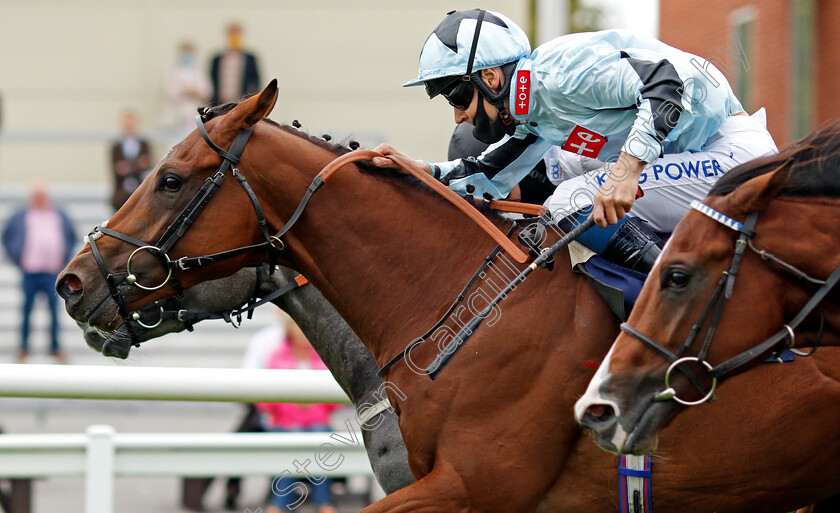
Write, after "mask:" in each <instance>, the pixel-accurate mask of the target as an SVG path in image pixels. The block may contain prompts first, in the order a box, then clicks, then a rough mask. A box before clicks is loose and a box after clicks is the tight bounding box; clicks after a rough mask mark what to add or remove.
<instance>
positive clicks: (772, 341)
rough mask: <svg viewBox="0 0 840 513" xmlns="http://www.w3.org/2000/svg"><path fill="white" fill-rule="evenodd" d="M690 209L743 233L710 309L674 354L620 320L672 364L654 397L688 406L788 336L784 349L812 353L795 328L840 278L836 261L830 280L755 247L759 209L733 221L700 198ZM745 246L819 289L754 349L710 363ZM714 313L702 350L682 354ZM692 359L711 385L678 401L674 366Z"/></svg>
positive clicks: (707, 396)
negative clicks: (695, 395)
mask: <svg viewBox="0 0 840 513" xmlns="http://www.w3.org/2000/svg"><path fill="white" fill-rule="evenodd" d="M691 208H693V209H695V210H697V211H699V212H701V213H703V214H704V215H706V216H708V217H710V218H712V219H714V220H715V221H717V222H719V223H721V224H723V225H724V226H726V227H727V228H729V229H731V230H734V231H736V232H738V233H739V234H740V235H739V236H738V239H737V240H736V241H735V253H734V255H733V256H732V260H731V261H730V263H729V267H728V268H727V270H726V271H724V272H723V273H722V274H721V277H720V279H719V280H718V284H717V287H716V288H715V291H714V293H713V294H712V297H711V299H710V300H709V303H708V304H707V305H706V308H705V309H704V310H703V313H702V314H701V315H700V317H699V319H698V320H697V322H695V323H694V325H693V326H692V327H691V331H689V333H688V336H687V337H686V339H685V341H684V342H683V344H682V346H680V348H679V350H678V351H677V352H676V353H672V352H671V351H670V350H668V349H667V348H666V347H665V346H664V345H663V344H660V343H658V342H656V341H655V340H653V339H652V338H651V337H649V336H647V335H645V334H643V333H642V332H640V331H639V330H637V329H636V328H634V327H632V326H631V325H630V324H628V323H626V322H625V323H622V324H621V331H623V332H625V333H627V334H628V335H630V336H632V337H635V338H636V339H638V340H639V341H641V342H642V343H643V344H645V345H646V346H647V347H649V348H651V349H653V350H654V351H656V352H657V353H658V354H659V355H660V356H662V357H663V358H665V360H667V361H668V362H669V363H670V364H671V365H670V366H669V367H668V370H667V371H666V372H665V390H663V391H661V392H659V393H658V394H656V396H655V397H654V400H658V401H663V400H669V399H673V400H674V401H676V402H678V403H680V404H682V405H685V406H694V405H697V404H702V403H704V402H706V401H707V400H709V399H710V398H711V396H712V393H713V392H714V389H715V386H716V384H717V379H718V378H723V377H724V376H726V375H727V374H731V373H732V372H733V371H735V370H736V369H738V368H740V367H742V366H744V365H746V364H748V363H750V362H752V361H754V360H756V359H758V358H760V357H761V356H762V355H763V354H765V353H766V352H767V351H770V350H772V349H773V348H776V347H777V346H778V345H779V344H781V343H782V342H784V341H785V340H786V339H789V342H788V343H787V347H786V349H790V350H791V351H792V352H793V353H794V354H797V355H799V356H808V355H810V354H812V353H813V350H812V351H811V352H810V353H803V352H801V351H797V350H795V349H793V347H794V346H795V343H796V335H795V330H796V328H797V327H799V325H800V324H801V323H802V322H803V321H804V320H805V319H806V318H807V317H808V316H809V315H810V314H811V312H813V311H814V309H815V308H816V307H817V306H819V305H820V303H821V302H822V300H823V299H825V297H826V296H827V295H828V293H829V292H831V290H832V289H833V288H834V286H835V285H837V282H838V281H840V265H838V266H837V267H836V268H835V269H834V271H833V272H832V273H831V275H830V276H829V277H828V279H826V280H819V279H816V278H813V277H811V276H809V275H808V274H807V273H805V272H804V271H802V270H800V269H798V268H796V267H795V266H793V265H791V264H789V263H787V262H785V261H784V260H782V259H780V258H778V257H776V256H774V255H772V254H770V253H767V252H766V251H764V250H759V249H757V248H756V247H755V245H754V244H753V242H752V239H753V237H755V226H756V224H757V222H758V215H759V213H758V212H752V213H750V214H748V215H747V217H746V219H745V221H744V223H740V222H738V221H735V220H734V219H731V218H729V217H727V216H725V215H723V214H721V213H720V212H718V211H716V210H714V209H712V208H711V207H709V206H707V205H704V204H702V203H700V202H699V201H694V202H692V203H691ZM747 248H749V249H750V250H751V251H753V252H755V253H756V254H757V255H758V256H759V257H760V258H761V261H763V262H770V263H772V264H774V265H776V266H778V267H779V268H781V269H783V270H784V271H786V272H788V273H789V274H792V275H793V276H795V277H796V278H798V279H800V280H804V281H806V282H808V283H811V284H816V285H820V288H819V289H818V290H817V291H816V292H815V293H814V294H813V295H812V296H811V299H810V300H808V302H807V303H805V305H804V306H803V307H802V309H801V310H799V313H797V314H796V316H794V318H793V319H792V320H791V321H790V322H789V323H787V324H784V325H782V328H781V329H780V330H779V331H778V332H776V333H775V334H774V335H772V336H770V337H769V338H767V339H765V340H764V341H762V342H760V343H758V344H757V345H755V346H754V347H753V348H752V349H748V350H747V351H744V352H742V353H740V354H738V355H736V356H734V357H732V358H730V359H729V360H726V361H725V362H723V363H721V364H718V365H716V366H712V365H711V364H709V363H708V362H707V361H706V355H707V354H708V350H709V347H710V345H711V342H712V339H713V338H714V335H715V332H716V330H717V326H718V324H719V322H720V318H721V315H722V314H723V309H724V307H725V306H726V302H727V300H728V299H729V298H731V297H732V290H733V288H734V286H735V278H736V277H737V275H738V268H739V267H740V264H741V258H742V257H743V255H744V252H745V251H746V250H747ZM713 311H714V313H713V316H712V320H711V322H710V325H709V329H708V331H707V332H706V337H705V340H704V341H703V345H702V347H701V349H700V352H699V353H698V355H697V356H683V355H684V354H685V353H686V351H688V349H689V347H690V346H691V345H692V344H693V342H694V339H695V338H696V337H697V335H698V333H699V331H700V329H701V327H702V325H703V324H704V323H705V322H706V319H707V318H708V317H709V315H710V314H711V313H712V312H713ZM820 332H822V325H821V327H820ZM817 340H819V337H817ZM815 346H816V342H815ZM692 361H693V362H697V363H699V364H701V365H702V366H703V367H704V368H705V369H706V371H707V373H708V374H709V376H710V377H711V378H712V388H711V390H710V391H709V392H708V393H706V395H705V396H704V397H702V398H701V399H699V400H696V401H686V400H683V399H680V398H679V397H678V396H677V392H676V390H675V389H674V388H672V387H671V386H670V384H669V378H670V375H671V373H672V372H673V371H674V369H676V368H678V367H679V365H681V364H682V363H686V362H692ZM695 386H696V384H695ZM701 390H702V389H701Z"/></svg>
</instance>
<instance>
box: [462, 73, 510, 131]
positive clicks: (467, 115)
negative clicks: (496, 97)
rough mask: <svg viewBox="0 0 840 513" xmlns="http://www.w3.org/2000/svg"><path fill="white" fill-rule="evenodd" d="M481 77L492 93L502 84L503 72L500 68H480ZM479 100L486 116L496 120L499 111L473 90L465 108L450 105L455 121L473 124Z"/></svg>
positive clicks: (506, 101)
mask: <svg viewBox="0 0 840 513" xmlns="http://www.w3.org/2000/svg"><path fill="white" fill-rule="evenodd" d="M481 79H482V80H483V81H484V83H485V84H487V87H489V88H490V90H492V91H493V92H494V93H495V92H498V90H499V88H500V87H501V86H502V84H503V82H504V74H503V73H502V69H501V68H498V67H497V68H489V69H485V70H481ZM479 100H481V101H483V102H484V112H486V113H487V117H489V118H490V121H491V122H493V121H496V118H497V117H498V116H499V111H498V110H496V107H494V106H493V105H491V104H490V103H489V102H488V101H487V100H485V99H484V97H483V96H482V95H481V94H479V93H478V91H475V93H473V95H472V100H471V101H470V104H469V106H468V107H467V109H466V110H461V109H459V108H457V107H452V110H453V111H454V114H455V123H457V124H460V123H465V122H466V123H470V124H472V125H474V124H475V113H476V110H477V109H478V102H479ZM507 104H508V100H505V105H507Z"/></svg>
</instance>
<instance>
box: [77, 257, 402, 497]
mask: <svg viewBox="0 0 840 513" xmlns="http://www.w3.org/2000/svg"><path fill="white" fill-rule="evenodd" d="M264 267H265V266H263V268H258V267H245V268H243V269H240V270H239V271H237V272H235V273H234V274H232V275H230V276H227V277H224V278H219V279H216V280H210V281H206V282H203V283H199V284H197V285H196V286H195V287H192V288H191V289H189V290H187V291H185V292H184V297H183V298H181V299H179V300H177V303H176V304H175V305H172V306H170V305H169V304H167V303H164V304H163V305H158V303H154V304H152V305H149V306H147V307H146V308H144V309H143V310H142V311H141V312H140V313H141V314H142V315H141V319H140V322H144V321H143V320H145V323H144V324H146V326H149V327H146V326H138V327H137V340H136V341H132V340H131V338H130V336H129V334H128V332H127V324H126V323H123V324H122V325H120V327H119V328H118V329H117V330H115V331H112V332H103V331H102V330H100V329H98V328H94V327H93V326H90V325H88V324H82V323H79V327H80V328H81V329H82V331H83V332H84V337H85V341H86V342H87V344H88V345H89V346H90V347H91V348H92V349H94V350H96V351H99V352H101V353H102V354H103V355H105V356H110V357H114V358H122V359H124V358H127V357H128V355H129V352H130V350H131V347H132V343H137V342H139V343H144V342H147V341H149V340H153V339H155V338H158V337H162V336H163V335H166V334H168V333H178V332H181V331H184V330H187V329H189V328H190V327H191V326H192V325H193V324H195V323H196V322H199V321H197V320H189V321H185V320H179V319H177V318H174V319H173V318H166V319H163V320H162V321H161V322H159V323H158V322H157V320H158V319H160V314H161V312H163V311H164V308H166V309H168V308H176V309H178V310H183V311H185V312H187V313H188V316H189V314H195V313H206V314H210V316H214V317H216V318H218V317H219V316H220V314H224V313H228V312H231V311H234V310H238V309H240V308H241V307H242V306H243V305H245V304H246V303H247V302H249V301H250V300H252V299H254V298H258V299H261V300H262V299H263V298H266V297H269V296H271V295H272V294H274V293H275V292H277V291H278V290H284V289H287V288H289V287H288V286H289V285H290V284H296V278H297V276H298V273H296V272H294V271H291V270H289V269H286V268H283V267H279V268H278V269H277V270H276V272H274V273H273V274H269V273H268V270H267V269H265V268H264ZM167 301H170V300H167ZM271 303H273V304H274V305H276V306H277V307H279V308H280V309H282V310H283V311H284V312H286V313H287V314H289V316H290V317H291V318H292V319H293V320H294V321H295V323H296V324H297V325H298V326H299V327H300V329H301V331H303V333H304V334H305V335H306V338H307V339H308V340H309V341H310V342H311V343H312V347H314V348H315V351H316V352H317V353H318V355H319V356H320V357H321V359H322V360H323V361H324V364H325V365H326V366H327V368H328V369H329V370H330V372H331V373H332V375H333V376H334V377H335V380H336V381H337V382H338V384H339V385H340V386H341V388H342V389H343V390H344V392H345V393H346V394H347V397H349V398H350V400H351V401H352V402H353V406H354V407H355V409H356V411H357V412H364V411H365V409H366V408H367V407H368V405H372V404H376V403H378V402H379V401H381V396H383V395H384V389H383V384H382V380H381V379H380V378H379V377H378V376H377V375H376V372H377V370H378V369H377V367H376V362H375V361H374V359H373V355H371V354H370V351H368V350H367V348H365V346H364V345H363V344H362V342H361V341H360V340H359V338H358V337H357V336H356V334H355V333H353V331H352V330H351V329H350V328H349V327H348V326H347V324H346V323H345V322H344V320H343V319H342V318H341V317H340V316H339V315H338V313H337V312H336V311H335V309H334V308H332V307H331V306H330V304H329V303H328V302H327V300H326V299H324V297H323V296H322V295H321V293H320V292H318V291H317V290H316V289H315V288H314V287H312V286H308V287H306V286H299V287H294V288H291V289H289V290H288V292H286V293H285V294H282V295H280V296H278V297H276V298H274V299H272V300H271ZM213 314H215V315H213ZM198 317H199V319H200V318H201V317H205V315H200V316H198ZM191 319H195V317H191ZM128 322H133V323H137V321H136V320H129V321H128ZM354 428H355V426H354ZM361 431H362V438H363V439H364V444H365V448H366V450H367V454H368V459H369V460H370V465H371V468H373V472H374V474H375V475H376V479H377V481H378V482H379V484H380V486H381V487H382V489H383V490H384V491H385V492H386V493H391V492H394V491H396V490H399V489H400V488H403V487H405V486H408V485H409V484H411V483H413V482H414V481H415V479H414V477H413V476H412V475H411V471H410V470H409V468H408V459H407V454H406V450H405V444H404V443H403V441H402V435H401V434H400V428H399V426H398V425H397V418H396V416H395V415H393V413H383V414H382V415H381V416H380V417H379V418H377V419H376V420H375V421H371V422H369V425H366V426H365V429H362V430H361Z"/></svg>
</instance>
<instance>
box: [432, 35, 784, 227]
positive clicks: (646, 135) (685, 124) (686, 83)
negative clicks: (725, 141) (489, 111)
mask: <svg viewBox="0 0 840 513" xmlns="http://www.w3.org/2000/svg"><path fill="white" fill-rule="evenodd" d="M523 74H524V75H525V76H526V77H527V79H528V81H529V82H528V86H529V87H528V90H527V94H525V95H522V93H523V91H522V89H521V88H520V87H516V85H518V82H517V81H518V80H519V79H520V78H521V77H522V75H523ZM510 78H511V79H512V80H514V87H511V93H510V94H511V96H510V110H511V112H512V114H513V117H514V118H515V119H516V120H517V121H519V122H520V124H519V125H518V126H517V129H516V133H515V134H514V135H513V136H512V137H509V138H505V139H503V140H502V141H500V142H499V143H497V144H496V145H494V146H491V147H490V148H489V149H488V150H487V151H486V152H485V153H484V154H483V155H482V156H481V157H479V158H478V159H461V160H455V161H451V162H444V163H436V164H433V165H432V166H433V171H434V172H435V176H436V177H438V178H439V179H440V180H441V181H442V182H444V183H445V184H447V185H448V186H449V187H450V188H452V189H453V190H455V191H456V192H459V193H461V194H465V193H466V191H467V186H468V185H472V186H473V187H474V188H475V189H474V192H473V195H474V196H476V197H481V196H484V195H485V193H489V194H490V195H492V196H493V197H494V198H504V197H507V195H508V194H509V193H510V190H511V189H512V188H513V187H514V186H515V185H516V184H517V183H519V181H520V180H521V179H522V178H523V177H524V176H525V175H527V174H528V173H529V172H530V171H531V170H532V169H533V167H534V166H535V165H536V164H537V163H538V162H539V161H540V159H542V158H543V157H544V156H545V155H546V153H547V152H548V151H549V150H550V149H551V148H552V147H553V146H564V145H567V146H566V148H567V149H569V150H571V151H572V152H575V153H577V154H578V155H580V156H583V157H587V158H592V159H594V160H595V161H597V162H609V161H610V160H611V159H612V160H614V159H615V158H617V156H618V155H619V153H620V152H622V151H624V152H626V153H627V154H629V155H632V156H634V157H636V158H638V159H640V160H642V161H643V162H646V163H648V164H649V165H653V163H654V161H656V160H657V159H658V158H660V157H661V156H663V155H672V154H686V155H690V154H691V153H693V152H701V151H704V150H705V149H706V148H705V145H706V144H707V142H708V141H709V140H710V138H713V136H714V137H719V135H720V134H719V131H720V129H721V127H723V125H724V121H725V120H726V119H727V118H729V117H730V116H732V115H733V114H736V113H739V112H741V111H742V110H743V108H742V107H741V104H740V102H739V101H738V99H737V98H736V97H735V95H734V94H733V92H732V89H731V88H730V86H729V83H728V82H727V80H726V77H725V76H724V75H723V74H722V73H721V72H720V71H719V70H718V69H716V68H715V67H714V66H713V65H712V64H711V63H709V62H708V61H706V60H705V59H702V58H700V57H697V56H694V55H692V54H689V53H686V52H683V51H681V50H678V49H675V48H673V47H670V46H668V45H666V44H665V43H662V42H661V41H658V40H656V39H653V38H648V37H643V36H638V35H636V34H632V33H630V32H627V31H622V30H607V31H602V32H592V33H581V34H571V35H567V36H563V37H559V38H557V39H555V40H553V41H550V42H548V43H546V44H544V45H542V46H540V47H539V48H537V49H536V50H535V51H534V52H533V53H532V54H531V55H530V56H529V57H528V58H523V59H521V60H520V61H519V62H518V63H517V66H516V71H514V73H513V76H512V77H510ZM523 97H527V100H526V101H523ZM759 125H760V123H755V128H756V130H758V131H763V132H764V133H765V134H766V128H764V127H763V126H761V127H759ZM576 127H577V128H578V130H580V129H583V130H584V132H585V133H584V134H583V135H584V136H585V137H589V138H593V137H595V136H596V135H597V136H602V137H603V138H605V139H606V142H602V143H601V144H602V145H596V150H597V151H595V150H593V148H592V145H589V147H586V145H583V144H580V143H581V142H583V141H581V140H577V142H578V144H577V145H575V144H572V145H571V147H570V146H568V145H569V144H570V143H571V142H572V141H571V140H570V136H571V135H572V134H573V131H575V130H576ZM767 138H768V139H769V134H767ZM585 140H586V139H584V141H585ZM769 144H770V145H771V146H772V148H771V147H770V146H768V145H766V144H765V145H764V149H763V150H762V151H760V152H758V153H757V154H756V155H751V156H750V158H753V157H755V156H758V155H761V154H764V153H767V152H769V151H774V150H775V145H772V139H769ZM736 160H740V159H736ZM747 160H748V159H747ZM738 163H740V162H738ZM592 167H593V168H595V167H600V166H599V165H598V164H595V165H593V166H592ZM720 167H721V169H722V170H723V172H725V171H726V170H728V169H731V167H733V166H732V165H724V164H723V163H720ZM672 171H673V170H672ZM592 172H595V171H592ZM672 174H673V173H672ZM720 174H722V172H721V173H720ZM686 175H688V173H686ZM695 175H696V173H695ZM657 176H658V175H657ZM663 176H664V174H663ZM589 181H590V182H595V180H593V179H591V178H590V179H589ZM642 186H643V188H645V187H644V184H643V185H642ZM596 187H597V184H596ZM645 190H647V189H646V188H645ZM640 201H641V200H640ZM687 205H688V203H686V209H687ZM634 213H635V212H634Z"/></svg>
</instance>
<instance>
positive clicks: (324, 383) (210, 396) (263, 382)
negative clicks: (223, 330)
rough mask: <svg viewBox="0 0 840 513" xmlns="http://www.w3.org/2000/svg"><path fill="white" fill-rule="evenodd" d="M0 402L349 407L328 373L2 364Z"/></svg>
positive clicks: (313, 371) (0, 367) (341, 391)
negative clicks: (4, 399) (128, 401)
mask: <svg viewBox="0 0 840 513" xmlns="http://www.w3.org/2000/svg"><path fill="white" fill-rule="evenodd" d="M0 397H52V398H59V399H131V400H146V401H219V402H242V403H256V402H263V403H342V404H349V403H350V400H349V399H348V398H347V395H345V393H344V391H343V390H341V387H340V386H338V383H336V382H335V379H334V378H333V377H332V374H330V373H329V371H325V370H270V369H206V368H193V367H127V366H104V365H102V366H100V365H23V364H16V363H5V364H0Z"/></svg>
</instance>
